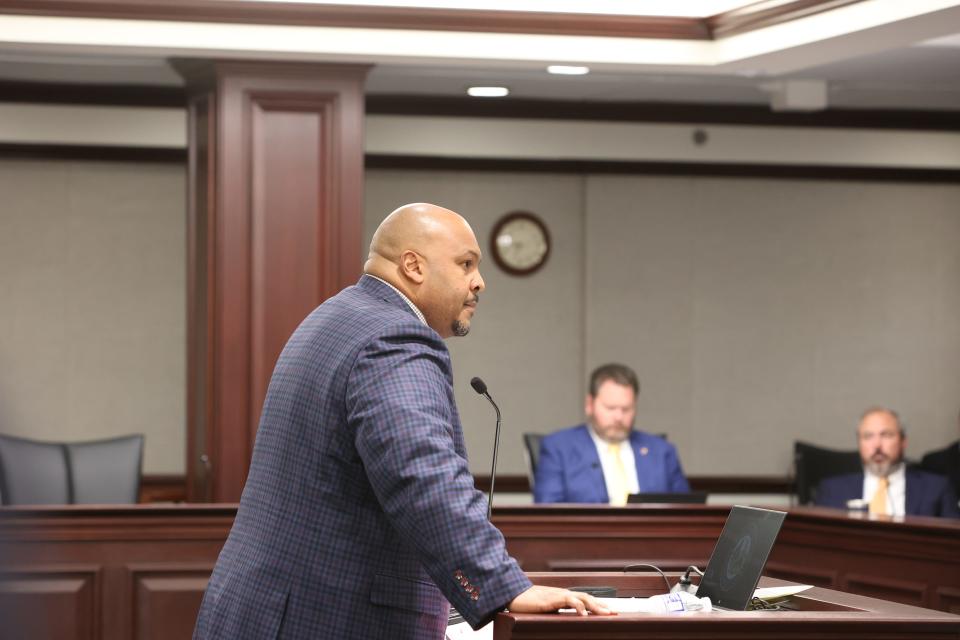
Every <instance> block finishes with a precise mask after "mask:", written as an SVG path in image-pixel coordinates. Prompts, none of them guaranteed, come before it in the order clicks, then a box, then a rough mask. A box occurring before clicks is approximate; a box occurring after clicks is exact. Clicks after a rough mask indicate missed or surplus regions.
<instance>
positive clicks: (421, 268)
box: [400, 250, 426, 284]
mask: <svg viewBox="0 0 960 640" xmlns="http://www.w3.org/2000/svg"><path fill="white" fill-rule="evenodd" d="M425 269H426V265H425V264H424V261H423V256H421V255H419V254H417V253H416V252H414V251H410V250H407V251H404V252H403V253H401V254H400V272H401V273H402V274H403V275H404V277H406V278H409V279H410V280H412V281H413V282H415V283H416V284H423V279H424V275H425Z"/></svg>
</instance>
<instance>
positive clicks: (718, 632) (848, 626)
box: [493, 572, 960, 640]
mask: <svg viewBox="0 0 960 640" xmlns="http://www.w3.org/2000/svg"><path fill="white" fill-rule="evenodd" d="M677 575H678V574H674V575H672V576H668V577H671V582H675V581H676V578H677ZM528 576H529V577H530V579H531V580H532V581H533V583H534V584H541V585H547V586H556V587H574V586H601V585H602V586H613V587H616V588H617V592H618V596H622V597H630V596H633V597H649V596H652V595H655V594H657V593H663V591H664V588H665V585H664V583H663V578H661V577H660V575H659V574H655V573H643V574H624V573H612V572H609V573H607V572H602V573H582V572H570V573H558V572H550V573H529V574H528ZM785 584H792V583H790V582H787V581H784V580H777V579H774V578H766V577H764V578H761V580H760V586H764V587H770V586H780V585H785ZM782 603H783V604H782V607H783V608H784V610H782V611H716V610H715V611H711V612H688V613H671V614H650V613H629V614H619V615H615V616H587V617H583V616H578V615H576V614H572V613H571V614H566V613H561V614H524V613H501V614H499V615H498V616H497V618H496V620H495V621H494V632H493V637H494V640H548V639H549V640H574V639H576V640H614V639H616V640H626V639H627V638H638V639H640V638H642V639H644V640H708V639H710V640H713V639H716V640H724V639H731V640H732V639H734V638H738V639H740V638H742V639H744V640H774V639H776V640H801V639H802V640H813V639H816V640H828V639H841V638H842V639H843V640H860V639H862V640H894V639H896V640H908V639H924V640H933V639H941V638H942V639H947V638H950V639H952V640H956V639H957V638H960V616H956V615H952V614H949V613H944V612H942V611H932V610H930V609H922V608H920V607H913V606H910V605H905V604H898V603H894V602H887V601H885V600H878V599H876V598H868V597H866V596H858V595H854V594H850V593H842V592H839V591H833V590H830V589H825V588H821V587H813V588H812V589H809V590H807V591H804V592H803V593H800V594H797V595H794V596H790V597H789V598H787V599H785V600H783V601H782Z"/></svg>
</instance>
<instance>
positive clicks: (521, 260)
mask: <svg viewBox="0 0 960 640" xmlns="http://www.w3.org/2000/svg"><path fill="white" fill-rule="evenodd" d="M491 245H492V246H491V250H492V252H493V258H494V260H495V261H496V263H497V264H498V265H499V266H500V268H501V269H503V270H504V271H506V272H507V273H510V274H513V275H528V274H531V273H533V272H534V271H536V270H538V269H539V268H540V267H541V266H543V264H544V263H545V262H546V261H547V256H548V255H549V253H550V234H549V233H548V232H547V228H546V226H544V224H543V222H541V221H540V219H539V218H537V217H536V216H534V215H533V214H531V213H526V212H523V211H517V212H514V213H508V214H507V215H505V216H504V217H503V218H501V219H500V221H499V222H498V223H497V224H496V226H495V227H494V230H493V235H492V237H491Z"/></svg>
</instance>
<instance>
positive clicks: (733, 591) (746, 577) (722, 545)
mask: <svg viewBox="0 0 960 640" xmlns="http://www.w3.org/2000/svg"><path fill="white" fill-rule="evenodd" d="M786 515H787V514H786V513H785V512H783V511H771V510H769V509H758V508H756V507H741V506H735V507H733V508H732V509H731V510H730V515H729V516H727V522H726V524H724V525H723V531H721V532H720V538H719V539H718V540H717V545H716V546H715V547H714V548H713V553H712V554H711V555H710V562H709V563H708V564H707V570H706V572H705V573H704V574H703V578H701V579H700V586H699V587H698V588H697V597H698V598H703V597H708V598H710V602H711V603H713V606H714V607H716V608H718V609H729V610H733V611H745V610H746V608H747V605H748V604H749V603H750V600H751V599H752V598H753V592H754V590H755V589H756V588H757V582H758V581H759V580H760V574H761V573H762V572H763V567H764V565H766V564H767V558H768V557H769V556H770V550H771V549H773V543H774V542H775V541H776V539H777V534H778V533H779V532H780V526H781V525H782V524H783V519H784V518H785V517H786Z"/></svg>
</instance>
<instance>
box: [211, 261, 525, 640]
mask: <svg viewBox="0 0 960 640" xmlns="http://www.w3.org/2000/svg"><path fill="white" fill-rule="evenodd" d="M529 586H530V582H529V580H527V578H526V576H525V575H524V574H523V572H522V571H521V570H520V568H519V566H518V565H517V563H516V562H515V561H514V560H513V559H512V558H511V557H510V556H509V555H508V554H507V552H506V548H505V546H504V540H503V536H502V535H501V534H500V532H499V531H498V530H497V529H496V528H495V527H493V526H492V525H491V524H489V523H488V522H487V520H486V499H485V497H484V496H483V494H481V493H479V492H478V491H476V490H475V489H474V486H473V477H472V476H471V474H470V471H469V469H468V467H467V454H466V449H465V446H464V439H463V432H462V430H461V426H460V418H459V415H458V413H457V408H456V405H455V402H454V394H453V384H452V374H451V366H450V354H449V352H448V351H447V348H446V345H445V344H444V343H443V340H442V339H441V338H440V336H439V335H438V334H437V333H436V332H435V331H433V329H430V328H429V327H427V326H425V325H424V324H422V323H421V322H420V321H419V320H418V319H417V318H416V316H415V315H414V313H413V312H412V310H411V309H410V308H409V307H408V306H407V304H406V303H405V302H404V301H403V299H402V298H401V297H400V296H399V295H397V293H396V292H395V291H394V290H393V289H391V288H390V287H388V286H387V285H385V284H383V283H382V282H380V281H378V280H377V279H375V278H371V277H369V276H364V277H362V278H361V279H360V281H359V282H358V283H357V285H356V286H353V287H348V288H347V289H344V290H343V291H341V292H340V293H339V294H337V295H336V296H334V297H332V298H330V299H329V300H327V301H326V302H324V303H323V304H322V305H320V306H319V307H317V308H316V309H315V310H314V311H313V312H312V313H311V314H310V315H309V316H308V317H307V319H306V320H304V321H303V323H302V324H301V325H300V327H299V328H298V329H297V330H296V331H295V332H294V334H293V336H292V337H291V338H290V340H289V342H288V343H287V345H286V347H284V349H283V352H282V353H281V354H280V358H279V360H278V361H277V366H276V368H275V369H274V372H273V377H272V379H271V381H270V386H269V389H268V391H267V397H266V400H265V402H264V407H263V413H262V415H261V418H260V426H259V429H258V431H257V437H256V443H255V445H254V450H253V458H252V460H251V464H250V472H249V475H248V476H247V482H246V486H245V487H244V490H243V496H242V498H241V500H240V507H239V509H238V511H237V517H236V520H235V521H234V524H233V528H232V529H231V531H230V535H229V536H228V538H227V542H226V544H225V545H224V547H223V550H222V551H221V553H220V557H219V559H218V560H217V564H216V567H215V568H214V570H213V575H212V576H211V578H210V582H209V584H208V586H207V590H206V592H205V593H204V597H203V603H202V604H201V607H200V614H199V617H198V619H197V625H196V629H195V630H194V638H195V639H197V640H207V639H212V638H224V639H230V640H239V639H244V638H250V639H256V640H264V639H268V638H337V639H339V638H358V639H361V638H362V639H371V640H372V639H376V638H383V639H387V638H389V639H391V640H393V639H402V638H417V639H419V638H424V639H426V638H430V639H441V638H443V636H444V629H445V627H446V623H447V613H448V601H449V603H452V604H453V605H454V606H455V607H456V608H457V610H459V611H460V613H461V614H463V616H464V618H465V619H466V620H467V621H468V622H469V623H470V624H471V625H472V626H474V627H478V626H480V625H481V624H483V623H485V622H487V621H488V620H490V619H492V617H493V616H494V615H496V612H497V611H499V610H500V609H501V608H502V607H504V606H505V605H506V604H508V603H509V602H510V601H511V600H512V599H513V598H514V597H515V596H517V595H518V594H520V593H521V592H523V591H524V590H525V589H527V588H528V587H529Z"/></svg>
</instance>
